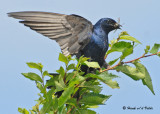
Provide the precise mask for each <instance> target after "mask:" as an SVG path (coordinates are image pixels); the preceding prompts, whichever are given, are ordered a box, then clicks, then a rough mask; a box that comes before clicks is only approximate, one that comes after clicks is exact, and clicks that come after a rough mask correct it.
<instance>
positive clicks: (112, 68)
mask: <svg viewBox="0 0 160 114" xmlns="http://www.w3.org/2000/svg"><path fill="white" fill-rule="evenodd" d="M159 53H160V51H159V52H157V53H154V54H150V55H142V56H141V57H138V58H136V59H133V60H130V61H126V62H119V63H118V64H116V65H114V66H112V67H109V68H107V69H104V70H102V71H100V72H105V71H108V70H114V68H116V67H117V66H119V65H121V64H122V63H132V62H134V61H136V60H139V59H142V58H145V57H149V56H153V55H157V54H159Z"/></svg>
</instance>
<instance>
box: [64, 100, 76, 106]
mask: <svg viewBox="0 0 160 114" xmlns="http://www.w3.org/2000/svg"><path fill="white" fill-rule="evenodd" d="M66 104H69V105H72V106H74V107H78V106H77V99H76V98H70V99H68V100H67V102H66Z"/></svg>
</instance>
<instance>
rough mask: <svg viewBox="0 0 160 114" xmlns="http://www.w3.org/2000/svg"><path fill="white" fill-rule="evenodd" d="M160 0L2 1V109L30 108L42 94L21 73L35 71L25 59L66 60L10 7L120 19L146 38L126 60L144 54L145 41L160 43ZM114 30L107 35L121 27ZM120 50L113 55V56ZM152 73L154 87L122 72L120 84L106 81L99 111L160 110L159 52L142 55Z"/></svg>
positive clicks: (6, 113) (139, 113)
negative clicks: (105, 97)
mask: <svg viewBox="0 0 160 114" xmlns="http://www.w3.org/2000/svg"><path fill="white" fill-rule="evenodd" d="M159 4H160V1H159V0H134V1H129V0H97V1H93V0H79V1H76V0H34V1H33V0H23V1H22V0H14V1H10V0H5V1H1V4H0V11H1V13H0V28H1V32H0V35H1V38H0V39H1V41H0V78H1V80H0V109H1V111H0V112H1V114H17V113H18V111H17V108H18V107H25V108H27V109H30V108H31V107H32V106H33V105H34V104H35V103H36V102H35V101H34V100H36V99H37V98H38V96H37V93H38V92H39V91H38V90H37V89H36V87H35V83H34V82H32V81H30V80H28V79H25V78H24V77H23V76H22V75H21V73H22V72H29V71H35V70H31V69H29V68H28V67H27V66H26V64H25V63H26V62H41V63H42V64H43V65H44V69H45V70H48V71H49V72H54V71H55V70H56V69H58V68H59V67H60V66H61V65H62V63H61V62H59V61H58V60H57V58H58V55H59V52H60V48H59V46H58V44H57V43H56V42H54V41H51V40H49V39H48V38H46V37H44V36H42V35H40V34H38V33H36V32H34V31H32V30H30V29H29V28H27V27H24V26H23V25H22V24H19V23H18V20H15V19H13V18H9V17H7V14H6V13H8V12H15V11H48V12H56V13H62V14H78V15H81V16H83V17H85V18H87V19H88V20H90V21H91V22H92V23H93V24H95V23H96V22H97V21H98V20H99V19H100V18H103V17H110V18H113V19H115V20H117V19H118V18H119V17H120V19H121V24H123V28H122V30H125V31H128V33H129V34H130V35H132V36H134V37H135V38H137V39H138V40H139V41H141V42H142V43H143V44H142V45H139V46H138V47H137V48H136V49H137V50H136V51H135V52H134V53H135V54H134V55H132V56H130V58H128V60H131V59H134V58H136V57H139V56H141V55H142V54H143V52H144V50H143V49H144V48H145V46H146V45H151V46H153V44H154V43H160V40H159V39H160V32H159V31H160V30H159V27H160V15H159V11H160V7H159ZM120 32H121V31H120V30H119V31H117V32H116V33H114V32H111V33H110V34H109V40H112V39H113V38H116V37H117V35H118V33H120ZM114 56H116V55H113V56H112V55H111V56H109V58H108V60H111V59H112V58H113V57H114ZM141 62H142V63H143V64H144V65H145V66H146V67H147V69H148V70H149V73H150V75H151V77H152V82H153V86H154V91H155V94H156V95H153V94H152V93H151V92H150V90H149V89H148V88H147V87H145V86H143V85H142V82H141V81H133V80H132V79H130V78H129V77H127V76H126V75H124V74H122V73H117V75H119V76H121V78H118V79H116V80H117V81H118V83H119V85H120V89H111V88H109V87H107V86H106V85H103V86H104V90H103V93H104V94H107V95H112V97H111V98H110V99H109V100H108V101H107V102H106V105H103V106H100V107H99V108H98V109H96V111H97V112H98V113H99V114H107V113H109V114H117V113H120V114H121V113H123V114H144V113H145V114H151V113H152V114H157V113H158V112H160V107H159V101H160V91H159V90H160V84H159V81H160V72H159V70H160V67H159V66H160V58H158V57H157V56H154V57H150V58H145V59H142V60H141ZM123 106H131V107H134V106H136V107H145V106H147V107H153V110H123V109H122V107H123Z"/></svg>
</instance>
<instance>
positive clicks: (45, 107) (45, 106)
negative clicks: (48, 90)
mask: <svg viewBox="0 0 160 114" xmlns="http://www.w3.org/2000/svg"><path fill="white" fill-rule="evenodd" d="M51 105H52V101H49V102H45V103H44V104H43V107H42V108H41V110H40V114H46V113H49V112H50V107H51Z"/></svg>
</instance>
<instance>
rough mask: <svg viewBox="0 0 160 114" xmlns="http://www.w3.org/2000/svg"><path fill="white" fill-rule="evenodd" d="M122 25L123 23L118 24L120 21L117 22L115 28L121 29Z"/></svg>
mask: <svg viewBox="0 0 160 114" xmlns="http://www.w3.org/2000/svg"><path fill="white" fill-rule="evenodd" d="M121 27H122V25H120V24H118V23H116V24H115V25H114V28H115V29H121Z"/></svg>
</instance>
